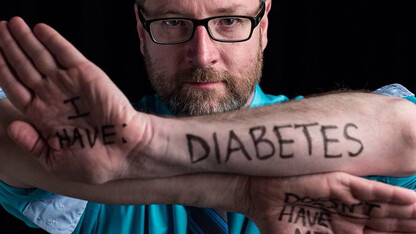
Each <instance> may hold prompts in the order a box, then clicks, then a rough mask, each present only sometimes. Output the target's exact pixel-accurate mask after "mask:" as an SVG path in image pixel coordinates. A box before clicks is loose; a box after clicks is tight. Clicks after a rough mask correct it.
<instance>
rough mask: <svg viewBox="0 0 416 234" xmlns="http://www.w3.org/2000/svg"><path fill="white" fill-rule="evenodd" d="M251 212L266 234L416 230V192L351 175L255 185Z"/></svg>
mask: <svg viewBox="0 0 416 234" xmlns="http://www.w3.org/2000/svg"><path fill="white" fill-rule="evenodd" d="M248 188H249V194H250V197H249V199H248V204H249V206H248V207H249V208H248V210H247V211H245V212H244V213H246V214H247V215H248V216H249V217H251V218H252V219H253V220H254V222H255V223H256V224H257V225H258V227H259V228H260V230H261V231H262V233H285V234H286V233H288V234H306V233H308V234H317V233H336V234H343V233H345V234H351V233H354V234H355V233H367V234H370V233H381V232H383V233H384V232H403V233H415V232H416V194H415V192H414V191H411V190H407V189H403V188H398V187H394V186H391V185H387V184H383V183H380V182H374V181H369V180H366V179H362V178H359V177H355V176H351V175H348V174H345V173H324V174H315V175H308V176H299V177H291V178H280V179H273V178H259V177H252V178H251V179H250V181H249V185H248Z"/></svg>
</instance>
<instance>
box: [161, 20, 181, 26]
mask: <svg viewBox="0 0 416 234" xmlns="http://www.w3.org/2000/svg"><path fill="white" fill-rule="evenodd" d="M181 22H182V21H181V20H165V21H163V23H164V24H165V25H167V26H178V25H180V24H181Z"/></svg>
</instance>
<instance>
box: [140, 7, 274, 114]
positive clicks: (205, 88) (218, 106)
mask: <svg viewBox="0 0 416 234" xmlns="http://www.w3.org/2000/svg"><path fill="white" fill-rule="evenodd" d="M259 6H260V4H259V1H258V0H235V1H223V0H212V1H208V0H200V1H195V0H146V2H145V4H144V11H143V12H144V17H145V19H146V20H150V19H158V18H171V17H174V18H193V19H204V18H208V17H213V16H222V15H245V16H253V17H254V16H256V15H257V14H258V12H259V10H260V8H259ZM267 10H268V9H267ZM138 30H139V36H140V39H141V50H142V53H143V55H144V59H145V63H146V68H147V71H148V75H149V79H150V81H151V83H152V86H153V88H154V89H155V91H156V92H157V94H158V95H159V96H160V97H161V98H162V100H163V101H164V102H165V104H166V105H167V106H168V108H169V109H170V110H171V111H172V113H173V114H175V115H178V116H195V115H205V114H211V113H219V112H224V111H230V110H236V109H240V108H242V107H244V106H248V105H249V103H250V101H251V98H252V96H253V92H254V88H255V86H256V84H257V83H258V82H259V80H260V77H261V70H262V63H263V49H264V47H265V45H266V44H267V16H266V15H265V17H264V18H263V20H262V22H261V23H260V24H259V25H258V26H257V28H256V29H255V30H254V32H253V35H252V37H251V39H250V40H248V41H245V42H238V43H224V42H217V41H214V40H212V39H211V38H210V36H209V34H208V32H207V31H206V29H205V28H204V27H203V26H199V27H197V28H196V30H195V34H194V36H193V38H192V39H191V40H190V41H188V42H186V43H183V44H177V45H159V44H156V43H153V42H152V40H151V38H150V37H149V34H148V33H147V32H146V33H145V32H144V30H143V28H142V25H141V23H138Z"/></svg>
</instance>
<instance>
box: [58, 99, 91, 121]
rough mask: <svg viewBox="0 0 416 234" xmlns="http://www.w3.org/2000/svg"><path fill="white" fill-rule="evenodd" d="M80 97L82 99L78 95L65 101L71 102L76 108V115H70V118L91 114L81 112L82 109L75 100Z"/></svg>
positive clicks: (65, 102) (66, 102)
mask: <svg viewBox="0 0 416 234" xmlns="http://www.w3.org/2000/svg"><path fill="white" fill-rule="evenodd" d="M79 99H80V97H79V96H78V97H74V98H70V99H68V100H65V101H64V104H68V103H71V104H72V107H73V108H74V110H75V115H72V116H69V117H68V119H78V118H83V117H87V116H88V115H90V113H89V112H84V113H81V111H80V110H79V108H78V106H77V104H76V102H75V101H78V100H79Z"/></svg>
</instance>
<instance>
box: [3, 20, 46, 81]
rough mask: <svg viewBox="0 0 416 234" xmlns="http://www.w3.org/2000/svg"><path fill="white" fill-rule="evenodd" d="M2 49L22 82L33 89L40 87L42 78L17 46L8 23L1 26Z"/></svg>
mask: <svg viewBox="0 0 416 234" xmlns="http://www.w3.org/2000/svg"><path fill="white" fill-rule="evenodd" d="M0 47H1V49H2V51H3V54H4V56H5V57H6V59H7V61H9V63H10V65H11V66H12V68H13V70H14V71H15V72H16V74H17V76H18V78H19V79H20V81H22V82H23V83H24V84H25V85H26V86H27V87H29V88H31V89H32V88H34V87H36V86H38V84H39V82H41V81H42V76H41V74H40V73H39V72H38V70H37V69H35V67H34V66H33V64H32V61H30V59H29V58H28V57H27V56H26V54H25V53H24V52H23V51H22V49H21V48H20V46H19V45H18V44H17V42H16V40H15V39H14V38H13V36H12V34H11V33H10V31H9V29H8V26H7V24H6V22H4V23H1V24H0Z"/></svg>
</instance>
